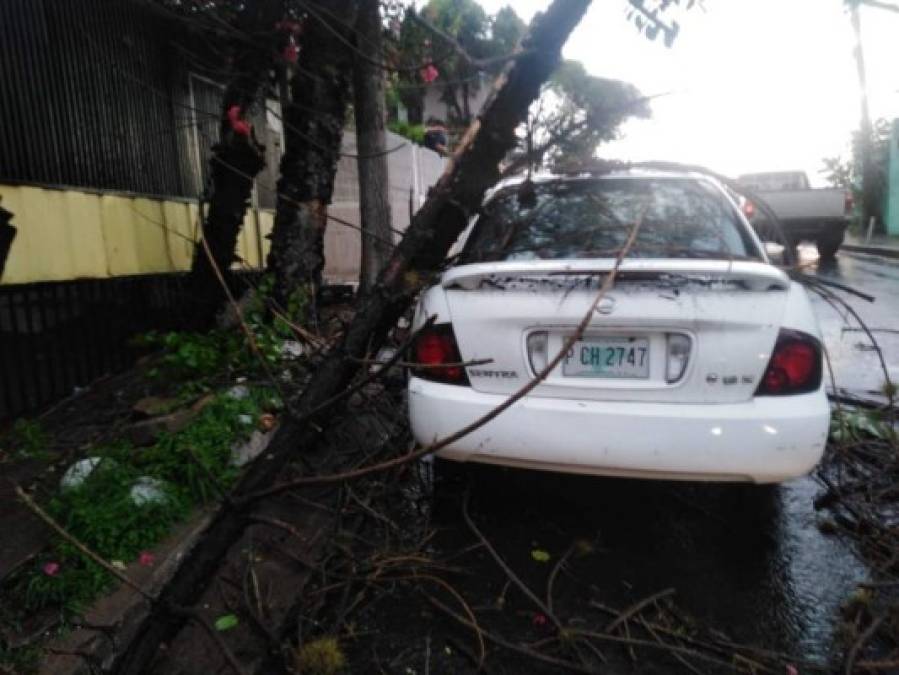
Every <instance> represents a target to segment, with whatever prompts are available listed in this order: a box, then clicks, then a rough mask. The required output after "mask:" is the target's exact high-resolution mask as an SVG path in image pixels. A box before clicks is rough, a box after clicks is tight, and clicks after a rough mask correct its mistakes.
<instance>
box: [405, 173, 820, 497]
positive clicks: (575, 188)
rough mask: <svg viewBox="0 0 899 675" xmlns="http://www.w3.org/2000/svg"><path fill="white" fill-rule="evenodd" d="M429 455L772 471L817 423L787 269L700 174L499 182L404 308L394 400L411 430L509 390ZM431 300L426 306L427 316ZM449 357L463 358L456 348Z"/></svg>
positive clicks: (807, 443) (635, 468)
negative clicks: (399, 384)
mask: <svg viewBox="0 0 899 675" xmlns="http://www.w3.org/2000/svg"><path fill="white" fill-rule="evenodd" d="M635 223H639V226H638V228H637V231H636V235H635V240H634V242H633V245H632V246H631V247H630V248H629V249H628V251H627V253H626V255H625V257H624V259H623V260H622V262H621V264H620V267H619V269H618V272H617V279H616V281H615V283H614V285H613V286H612V287H611V289H610V290H609V291H608V293H606V295H605V296H604V297H603V298H602V300H601V302H600V303H599V305H598V306H597V307H596V310H595V311H594V312H593V315H592V317H591V319H590V322H589V324H588V326H587V328H586V330H585V331H584V332H583V334H582V335H580V336H579V337H578V339H577V340H576V342H574V343H573V345H572V346H571V348H570V349H569V350H568V351H567V353H566V354H565V355H564V357H563V358H562V359H561V361H560V362H559V363H558V365H557V366H556V367H555V368H553V369H552V370H551V371H550V372H549V373H548V375H547V376H546V378H545V379H544V380H543V381H542V382H540V383H539V384H538V385H537V386H536V387H535V388H534V389H533V390H532V391H530V392H529V393H528V394H527V395H526V396H524V397H523V398H522V399H521V400H519V401H518V402H516V403H515V404H514V405H512V406H511V407H510V408H509V409H508V410H505V411H504V412H502V413H501V414H500V415H499V416H498V417H496V418H495V419H493V420H491V421H490V422H488V423H486V424H484V425H483V426H481V427H479V428H478V429H477V430H475V431H473V432H472V433H470V434H468V435H466V436H464V437H463V438H461V439H459V440H456V441H455V442H453V443H451V444H450V445H448V446H446V447H445V448H443V449H442V450H441V451H440V452H439V453H438V454H439V456H440V457H442V458H444V459H448V460H456V461H459V462H484V463H490V464H500V465H506V466H511V467H524V468H529V469H543V470H548V471H561V472H569V473H583V474H595V475H608V476H629V477H639V478H660V479H686V480H703V481H748V482H757V483H772V482H779V481H783V480H785V479H788V478H791V477H795V476H800V475H803V474H805V473H807V472H809V471H810V470H811V469H812V468H813V467H814V466H815V464H816V463H817V462H818V461H819V459H820V458H821V455H822V453H823V450H824V445H825V442H826V440H827V432H828V424H829V418H830V408H829V405H828V402H827V397H826V395H825V391H824V385H823V382H822V379H823V378H822V347H821V336H820V330H819V328H818V325H817V322H816V320H815V317H814V315H813V313H812V309H811V306H810V304H809V300H808V297H807V295H806V292H805V290H804V289H803V287H802V286H801V285H799V284H798V283H796V282H793V281H791V280H790V278H789V277H788V276H787V275H786V274H785V273H784V272H783V271H782V270H780V269H778V268H776V267H774V266H773V265H771V264H770V262H769V260H768V258H767V255H766V253H765V248H764V247H763V245H762V244H761V242H760V241H759V239H758V238H757V236H756V235H755V233H754V232H753V230H752V227H751V226H750V225H749V223H748V222H747V221H746V219H745V217H744V216H743V214H742V213H741V211H740V209H739V208H738V207H737V205H736V204H735V203H734V201H733V200H732V199H731V197H730V196H729V195H728V193H727V192H726V191H725V190H724V189H723V188H722V186H721V185H720V184H718V183H717V182H716V181H714V180H712V179H710V178H708V177H705V176H704V175H700V174H692V173H674V172H645V171H643V172H638V171H633V170H632V171H625V172H616V173H610V174H604V175H597V176H591V175H577V176H547V177H541V178H539V179H535V180H533V181H528V182H521V181H518V182H512V183H508V182H507V183H504V184H500V185H499V186H498V187H497V188H495V189H494V190H493V191H492V193H491V194H490V195H488V197H487V199H486V200H485V202H484V206H483V208H482V210H481V213H480V215H479V216H478V217H477V219H476V220H475V221H474V223H473V224H472V226H471V227H470V228H469V230H468V231H467V239H466V241H465V244H464V247H463V248H462V250H461V253H460V254H459V256H458V257H457V258H456V259H455V262H454V263H453V264H452V265H451V266H450V267H449V268H448V269H446V270H445V271H444V272H443V274H442V276H441V277H440V279H439V282H438V283H436V284H435V285H434V286H432V287H430V288H429V289H427V290H426V291H425V292H424V293H423V294H422V297H421V299H420V301H419V304H418V306H417V308H416V313H415V318H414V322H413V328H414V329H422V327H424V328H423V329H422V330H420V332H419V334H418V335H417V337H416V340H415V343H414V361H416V362H417V363H418V364H421V367H417V368H413V369H412V372H411V374H410V378H409V415H410V419H411V425H412V430H413V433H414V435H415V438H416V440H417V441H418V442H419V443H420V444H423V445H427V444H430V443H433V442H434V441H437V440H440V439H442V438H444V437H447V436H449V435H450V434H453V433H454V432H456V431H458V430H459V429H461V428H463V427H465V426H466V425H468V424H470V423H472V422H474V421H475V420H477V419H479V418H480V417H482V416H483V415H485V414H486V413H488V412H489V411H491V410H493V409H494V408H495V407H496V406H498V405H500V404H501V403H503V401H505V400H506V399H507V398H508V397H509V396H510V395H512V394H514V393H515V392H516V391H518V390H520V389H521V388H522V387H523V386H524V385H526V384H527V383H528V382H529V381H531V380H532V379H534V378H535V377H536V376H537V374H538V373H540V372H541V371H542V370H544V369H545V368H546V366H547V364H548V363H549V362H550V361H551V360H552V359H553V358H554V357H555V356H556V355H557V354H558V353H559V352H560V351H561V350H562V348H563V346H564V344H565V343H566V341H567V340H569V339H570V338H571V337H572V336H573V335H575V331H576V328H577V326H578V324H579V323H580V322H581V320H582V319H583V318H584V316H585V314H586V312H587V311H588V310H589V308H590V305H591V304H592V303H593V301H594V300H595V299H596V297H597V293H598V291H599V287H600V285H601V284H602V281H603V279H604V278H605V277H606V276H607V275H608V274H609V272H610V271H611V270H612V269H613V267H614V265H615V257H616V255H617V253H618V252H619V251H620V250H621V249H622V248H623V247H624V245H625V242H626V240H627V239H628V236H629V235H630V234H631V232H632V229H633V228H634V226H635ZM429 318H430V319H431V320H432V323H431V324H430V325H426V323H427V321H428V319H429ZM460 364H462V365H460Z"/></svg>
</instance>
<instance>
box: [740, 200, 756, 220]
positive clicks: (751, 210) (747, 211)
mask: <svg viewBox="0 0 899 675" xmlns="http://www.w3.org/2000/svg"><path fill="white" fill-rule="evenodd" d="M743 215H744V216H746V220H752V217H753V216H754V215H755V204H753V203H752V202H751V201H749V200H748V199H747V200H746V201H744V202H743Z"/></svg>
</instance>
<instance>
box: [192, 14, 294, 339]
mask: <svg viewBox="0 0 899 675" xmlns="http://www.w3.org/2000/svg"><path fill="white" fill-rule="evenodd" d="M282 13H283V2H282V0H261V1H260V2H253V3H247V4H246V5H245V7H244V9H243V11H242V13H241V16H240V19H239V21H238V27H239V28H240V29H241V30H242V31H244V32H246V33H248V34H249V35H255V34H258V33H260V32H267V31H272V30H274V26H275V23H276V22H277V21H278V19H279V18H280V17H281V15H282ZM274 49H275V45H274V44H272V43H267V42H264V41H263V42H262V43H260V44H248V43H243V46H242V47H241V52H240V53H239V55H238V56H237V59H236V61H235V63H234V75H233V77H232V79H231V81H230V82H229V83H228V85H227V87H226V88H225V94H224V98H223V101H222V115H221V121H220V137H219V142H218V143H217V144H216V145H215V147H214V148H213V154H212V158H211V159H210V168H211V178H212V194H211V196H210V200H209V210H208V213H207V215H206V217H205V219H204V220H203V226H202V237H203V239H204V240H205V241H206V244H207V245H208V247H209V253H207V252H206V247H204V246H203V243H202V242H199V243H198V244H197V246H196V248H195V249H194V258H193V264H192V265H191V271H190V275H189V276H188V288H189V291H190V302H191V305H192V311H191V313H190V314H191V325H192V327H193V328H195V329H204V328H208V327H209V326H210V325H211V324H212V322H213V320H214V318H215V314H216V312H217V311H218V309H219V308H220V307H221V305H222V303H223V301H224V298H225V292H224V289H223V288H222V285H221V282H220V281H219V279H218V276H217V275H216V273H215V269H214V267H218V268H219V270H221V272H222V274H223V276H224V277H225V280H226V283H229V284H230V283H231V281H232V279H231V271H230V270H231V264H232V263H233V262H234V260H235V257H234V249H235V246H236V245H237V237H238V235H239V233H240V228H241V225H242V224H243V220H244V216H245V215H246V212H247V207H248V205H249V202H250V196H251V194H252V191H253V180H254V178H255V177H256V175H257V174H258V173H259V172H260V171H261V170H262V168H263V167H264V166H265V154H264V153H265V148H264V146H262V145H261V144H259V143H258V142H257V141H256V139H255V138H254V137H253V135H252V134H243V133H238V132H237V131H235V129H234V127H233V124H232V121H231V120H230V119H229V116H228V111H229V110H231V109H232V107H234V106H237V108H238V109H239V110H240V111H241V114H242V115H243V114H245V113H247V112H248V109H249V107H250V106H251V105H252V104H253V103H254V102H255V101H256V100H257V98H258V97H259V94H260V92H261V91H262V89H263V86H264V83H265V81H266V79H267V77H268V72H269V70H270V69H271V68H272V67H273V65H274V64H273V59H272V54H273V52H274ZM210 254H211V257H212V260H213V261H214V266H213V263H211V262H210Z"/></svg>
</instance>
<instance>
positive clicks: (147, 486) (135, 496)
mask: <svg viewBox="0 0 899 675" xmlns="http://www.w3.org/2000/svg"><path fill="white" fill-rule="evenodd" d="M164 488H165V483H164V482H162V481H161V480H159V479H158V478H152V477H151V476H141V477H140V478H138V479H137V480H136V481H135V482H134V485H132V486H131V492H130V493H129V495H130V497H131V501H132V502H134V503H135V504H136V505H137V506H143V505H144V504H158V503H159V502H164V501H165V500H166V495H165V489H164Z"/></svg>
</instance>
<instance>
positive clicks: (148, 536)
mask: <svg viewBox="0 0 899 675" xmlns="http://www.w3.org/2000/svg"><path fill="white" fill-rule="evenodd" d="M275 403H276V401H275V399H274V397H273V396H272V392H271V391H270V390H268V389H266V388H255V389H254V388H251V389H250V395H249V396H248V397H247V398H244V399H235V398H231V397H230V396H228V395H226V394H221V395H219V396H217V397H216V398H215V400H214V401H212V402H211V403H210V404H209V405H208V406H207V407H206V408H205V409H204V410H203V412H202V413H201V414H200V415H199V417H198V418H197V419H196V420H195V421H194V422H193V424H191V426H189V427H188V428H187V429H184V430H183V431H180V432H178V433H174V434H165V435H163V436H162V437H161V438H160V439H159V440H158V442H157V443H156V444H155V445H153V446H151V447H149V448H140V449H138V448H134V447H132V446H131V445H129V444H127V443H118V444H114V445H110V446H107V447H105V448H100V449H96V450H94V451H93V452H92V453H91V454H92V455H93V456H96V457H99V458H101V460H100V462H99V464H98V465H97V467H96V468H95V469H94V470H93V471H92V472H91V473H90V475H89V476H88V477H87V479H86V480H85V481H84V482H83V483H82V484H81V485H79V486H77V487H72V488H68V489H65V490H61V491H60V492H59V493H58V494H57V495H56V496H54V497H53V498H52V499H51V500H50V502H49V503H48V504H47V510H48V511H49V513H50V514H51V515H52V516H53V517H54V518H55V519H56V520H57V521H58V522H59V523H60V524H61V525H62V526H63V527H64V528H65V529H66V530H67V531H68V532H70V533H71V534H72V535H73V536H74V537H76V538H77V539H78V540H79V541H81V542H83V543H84V544H86V545H87V546H88V547H89V548H91V549H92V550H94V551H95V552H97V553H98V554H99V555H101V556H102V557H103V558H105V559H106V560H109V561H113V562H114V564H119V563H121V564H126V563H129V562H131V561H134V560H135V559H137V558H138V557H139V556H140V555H141V553H142V552H145V551H147V549H149V548H151V547H153V546H154V545H155V544H157V543H158V542H159V541H160V540H161V539H162V538H164V537H165V536H166V535H167V534H168V533H169V532H170V530H171V529H172V526H173V525H175V524H176V523H178V522H179V521H182V520H183V519H184V518H185V517H186V515H187V514H188V513H189V512H190V511H191V509H193V508H194V507H197V506H200V505H203V504H206V503H208V502H210V501H212V500H214V499H216V498H217V497H218V489H217V487H216V484H218V485H219V486H221V487H223V488H227V487H229V486H230V485H231V484H232V483H233V482H234V481H235V479H236V478H237V476H238V473H239V470H238V469H237V468H236V467H234V466H232V464H231V455H232V451H231V448H232V445H233V444H234V443H235V442H236V441H240V440H243V439H246V438H247V437H248V436H249V434H250V433H251V431H252V430H253V429H254V428H255V422H256V420H258V418H259V415H260V414H261V413H262V412H264V411H266V410H270V409H272V408H273V406H274V405H275ZM199 464H202V468H201V467H200V466H198V465H199ZM140 484H144V485H150V486H151V492H154V493H156V494H157V498H154V499H146V497H144V498H143V499H142V498H141V494H140V492H141V490H140V488H135V486H136V485H140ZM136 491H137V495H136V494H135V493H136ZM144 492H145V490H144ZM113 582H114V579H113V578H112V576H111V575H110V574H108V573H107V572H106V571H105V570H103V569H102V568H101V567H99V566H98V565H96V564H95V563H93V562H91V561H90V560H87V559H85V558H84V556H82V555H81V553H79V552H78V551H77V550H76V549H75V548H74V547H73V546H71V544H69V543H67V542H65V541H63V540H60V541H58V542H57V543H56V544H54V546H53V547H52V548H51V550H49V551H47V552H46V553H45V554H44V555H43V556H41V558H40V559H39V560H38V561H37V563H36V564H35V566H34V568H33V569H31V570H30V572H29V573H28V574H27V576H26V578H25V579H24V580H23V584H22V585H21V586H20V588H19V590H20V591H23V592H22V593H21V594H20V598H19V599H20V600H21V601H22V604H23V607H24V608H25V609H27V610H36V609H41V608H45V607H50V606H58V607H60V609H61V611H62V612H63V613H64V614H65V615H71V614H73V613H77V612H79V611H82V610H83V609H84V607H85V606H86V605H87V604H88V603H90V602H91V601H92V600H94V599H95V598H96V597H97V596H98V595H99V594H101V593H103V592H104V591H106V590H108V589H109V588H110V587H111V585H112V584H113Z"/></svg>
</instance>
